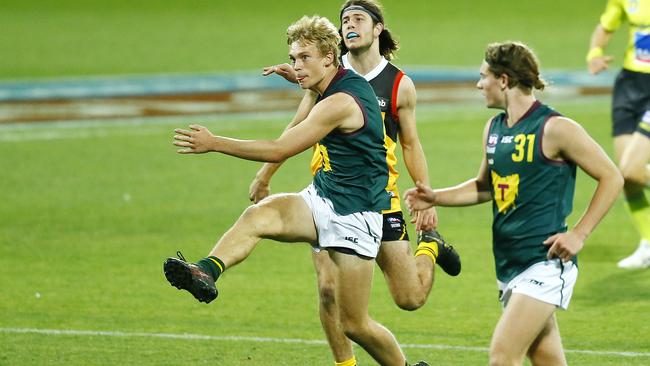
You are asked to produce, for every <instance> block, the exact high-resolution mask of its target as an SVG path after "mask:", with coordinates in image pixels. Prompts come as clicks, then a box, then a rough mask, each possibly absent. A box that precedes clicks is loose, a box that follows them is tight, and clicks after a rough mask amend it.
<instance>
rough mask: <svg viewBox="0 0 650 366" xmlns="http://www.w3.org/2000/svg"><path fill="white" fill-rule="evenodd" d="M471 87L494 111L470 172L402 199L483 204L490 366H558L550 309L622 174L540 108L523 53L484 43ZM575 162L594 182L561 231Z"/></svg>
mask: <svg viewBox="0 0 650 366" xmlns="http://www.w3.org/2000/svg"><path fill="white" fill-rule="evenodd" d="M476 86H477V88H478V89H479V90H480V91H481V93H482V94H483V96H484V97H485V101H486V104H487V107H488V108H496V109H501V110H503V113H500V114H498V115H497V116H495V117H494V118H491V119H490V120H489V121H488V122H487V124H486V126H485V130H484V136H483V146H484V154H483V157H482V159H481V165H480V168H479V171H478V175H477V176H476V177H475V178H472V179H470V180H468V181H466V182H464V183H461V184H459V185H456V186H454V187H448V188H443V189H436V190H432V189H430V188H427V187H425V186H423V185H419V184H418V186H417V187H416V188H412V189H410V190H408V191H407V192H406V194H405V198H406V202H407V205H408V206H409V209H410V210H411V211H413V210H422V209H426V208H428V207H431V206H432V205H435V206H467V205H474V204H479V203H483V202H487V201H492V206H493V213H494V219H493V224H492V236H493V237H492V244H493V252H494V262H495V266H496V274H497V284H498V287H499V291H500V294H501V297H500V300H501V303H502V305H503V308H504V311H503V314H502V316H501V318H500V320H499V322H498V324H497V326H496V328H495V330H494V333H493V335H492V343H491V346H490V364H491V365H519V364H522V362H523V359H524V357H525V356H528V357H529V358H530V360H531V361H532V363H533V364H534V365H564V364H566V360H565V357H564V352H563V349H562V342H561V339H560V332H559V329H558V326H557V322H556V318H555V310H556V309H557V308H561V309H566V308H567V307H568V305H569V301H570V299H571V294H572V292H573V287H574V284H575V281H576V278H577V274H578V268H577V262H576V254H578V252H579V251H580V250H581V249H582V247H583V245H584V241H585V239H586V238H587V237H588V236H589V234H591V232H592V231H593V230H594V228H595V227H596V225H597V224H598V222H599V221H600V220H601V219H602V218H603V216H604V215H605V214H606V213H607V211H608V210H609V208H610V206H611V205H612V204H613V202H614V201H615V199H616V196H617V195H618V193H619V192H620V190H621V188H622V186H623V178H622V177H621V175H620V173H619V172H618V170H617V168H616V166H615V165H614V163H613V162H612V161H611V160H610V159H609V158H608V157H607V155H606V154H605V152H604V151H603V150H602V149H601V147H600V146H599V145H598V144H597V143H596V142H595V141H594V140H593V139H592V138H591V137H590V136H589V135H588V134H587V132H586V131H585V130H584V129H583V128H582V127H581V126H580V125H579V124H577V123H576V122H575V121H573V120H571V119H569V118H567V117H564V116H562V115H561V114H559V113H558V112H556V111H554V110H553V109H551V108H550V107H548V106H546V105H544V104H542V103H540V102H539V101H538V100H537V99H536V98H535V96H534V94H533V89H540V90H541V89H543V88H544V86H545V83H544V81H543V80H542V79H541V78H540V75H539V66H538V62H537V59H536V57H535V55H534V54H533V52H532V51H531V50H530V49H529V48H528V47H527V46H525V45H523V44H521V43H516V42H505V43H495V44H491V45H489V46H488V47H487V50H486V52H485V60H484V61H483V63H482V65H481V68H480V79H479V81H478V83H477V85H476ZM576 166H578V167H580V168H581V169H582V170H583V171H585V172H586V173H587V174H588V175H589V176H591V177H592V178H593V179H595V180H596V181H597V182H598V185H597V187H596V190H595V192H594V194H593V196H592V198H591V202H590V203H589V206H588V207H587V209H586V210H585V212H584V214H583V215H582V217H580V219H579V220H578V222H577V223H576V224H575V226H574V227H573V228H571V229H569V228H568V226H567V223H566V217H567V216H568V215H569V214H570V213H571V210H572V205H573V194H574V189H575V179H576Z"/></svg>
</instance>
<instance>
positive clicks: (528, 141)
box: [485, 101, 576, 282]
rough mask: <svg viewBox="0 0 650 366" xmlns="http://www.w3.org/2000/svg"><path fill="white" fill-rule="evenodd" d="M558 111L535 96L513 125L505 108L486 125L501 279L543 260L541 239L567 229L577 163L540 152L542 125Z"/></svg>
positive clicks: (494, 237)
mask: <svg viewBox="0 0 650 366" xmlns="http://www.w3.org/2000/svg"><path fill="white" fill-rule="evenodd" d="M558 115H559V114H558V113H557V112H555V111H554V110H552V109H551V108H549V107H548V106H546V105H543V104H541V103H540V102H538V101H536V102H535V104H533V106H532V107H531V108H530V109H529V110H528V112H526V114H525V115H524V116H523V117H522V118H521V119H520V120H519V121H517V123H515V124H514V125H513V126H512V127H508V126H507V123H506V114H505V113H501V114H499V115H497V116H496V117H494V118H493V119H492V122H491V124H490V129H489V133H488V138H487V141H486V150H485V151H486V158H487V162H488V174H489V175H490V186H491V193H492V209H493V213H494V220H493V223H492V250H493V252H494V261H495V267H496V272H497V278H498V279H499V280H500V281H502V282H508V281H510V280H511V279H512V278H513V277H515V276H516V275H518V274H519V273H521V272H523V271H524V270H525V269H526V268H528V267H530V266H531V265H533V264H535V263H538V262H542V261H544V260H546V254H547V251H548V247H547V246H545V245H544V244H543V243H542V242H543V241H544V240H546V238H548V237H549V236H551V235H553V234H555V233H558V232H565V231H566V230H567V224H566V217H567V216H568V215H569V214H570V213H571V209H572V205H573V193H574V189H575V178H576V166H575V164H573V163H571V162H563V161H556V160H550V159H548V158H547V157H546V156H544V153H543V152H542V138H543V137H544V136H543V131H544V125H545V124H546V121H548V119H549V118H551V117H553V116H558Z"/></svg>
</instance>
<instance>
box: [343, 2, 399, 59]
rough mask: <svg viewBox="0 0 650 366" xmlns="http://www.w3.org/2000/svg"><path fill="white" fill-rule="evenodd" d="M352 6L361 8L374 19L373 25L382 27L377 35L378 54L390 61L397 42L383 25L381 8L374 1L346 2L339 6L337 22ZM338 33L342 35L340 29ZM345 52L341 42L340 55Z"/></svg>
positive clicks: (382, 10) (397, 46)
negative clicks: (378, 24)
mask: <svg viewBox="0 0 650 366" xmlns="http://www.w3.org/2000/svg"><path fill="white" fill-rule="evenodd" d="M354 5H358V6H362V7H364V8H365V9H366V10H368V11H369V12H370V13H371V14H372V15H374V17H372V16H371V17H372V18H373V19H372V20H373V25H375V24H377V23H381V24H383V25H384V29H383V30H382V31H381V33H379V53H380V54H381V55H382V56H384V58H385V59H386V60H388V61H390V60H392V59H393V58H394V57H395V52H397V50H398V49H399V42H398V41H396V40H395V39H394V38H393V35H392V34H391V32H390V30H388V28H387V27H386V23H384V9H383V6H382V5H381V4H380V3H379V2H378V1H375V0H347V1H346V2H345V3H343V5H342V6H341V13H340V15H339V21H340V20H341V19H342V18H343V11H345V9H347V8H348V7H350V6H354ZM339 32H340V33H341V35H343V29H342V27H341V28H340V29H339ZM347 52H348V48H347V47H346V46H345V42H341V53H343V54H345V53H347Z"/></svg>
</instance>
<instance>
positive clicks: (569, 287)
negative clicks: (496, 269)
mask: <svg viewBox="0 0 650 366" xmlns="http://www.w3.org/2000/svg"><path fill="white" fill-rule="evenodd" d="M577 278H578V267H577V266H576V265H575V264H574V263H573V262H571V261H569V262H566V263H562V262H561V261H560V260H559V259H552V260H547V261H544V262H539V263H535V264H533V265H532V266H530V267H528V268H527V269H526V270H525V271H523V272H522V273H520V274H519V275H517V276H516V277H515V278H513V279H512V280H510V282H508V283H503V282H501V281H499V280H497V285H498V286H499V291H501V298H500V299H499V300H500V301H501V304H502V305H503V307H504V308H505V307H506V305H507V304H508V300H510V296H512V294H513V293H517V294H523V295H526V296H530V297H532V298H534V299H537V300H540V301H543V302H546V303H549V304H553V305H555V306H557V307H559V308H561V309H564V310H566V309H567V308H568V307H569V302H570V301H571V295H572V294H573V287H574V286H575V284H576V279H577Z"/></svg>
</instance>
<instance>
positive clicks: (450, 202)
mask: <svg viewBox="0 0 650 366" xmlns="http://www.w3.org/2000/svg"><path fill="white" fill-rule="evenodd" d="M489 129H490V121H488V122H487V123H486V124H485V129H484V130H483V144H482V145H483V158H482V159H481V165H480V166H479V170H478V174H477V175H476V177H474V178H472V179H470V180H468V181H466V182H463V183H461V184H458V185H456V186H453V187H447V188H440V189H435V190H433V189H430V188H428V187H425V186H424V185H422V184H418V185H417V186H416V187H415V188H411V189H409V190H407V191H406V192H405V194H404V198H405V201H406V204H407V206H408V207H409V211H411V212H413V211H418V210H422V209H426V208H428V207H431V206H470V205H476V204H479V203H483V202H487V201H489V200H491V199H492V195H491V193H490V182H489V176H488V165H487V160H486V158H485V141H487V134H488V131H489Z"/></svg>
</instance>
